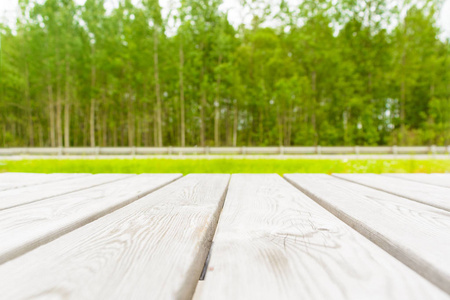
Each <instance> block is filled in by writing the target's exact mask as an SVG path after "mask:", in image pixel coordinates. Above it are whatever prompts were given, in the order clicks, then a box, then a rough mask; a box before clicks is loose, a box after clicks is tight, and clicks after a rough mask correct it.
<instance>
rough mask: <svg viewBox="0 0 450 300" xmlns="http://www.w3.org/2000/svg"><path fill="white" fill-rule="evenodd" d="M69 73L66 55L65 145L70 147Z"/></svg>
mask: <svg viewBox="0 0 450 300" xmlns="http://www.w3.org/2000/svg"><path fill="white" fill-rule="evenodd" d="M69 73H70V66H69V63H68V57H67V55H66V87H65V91H64V92H65V99H64V102H65V103H64V146H65V147H66V148H68V147H70V99H69V95H70V94H69V90H70V86H69Z"/></svg>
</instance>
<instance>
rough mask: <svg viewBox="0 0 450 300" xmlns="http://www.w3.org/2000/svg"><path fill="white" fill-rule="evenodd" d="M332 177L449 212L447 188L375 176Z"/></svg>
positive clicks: (340, 175) (449, 200) (448, 192)
mask: <svg viewBox="0 0 450 300" xmlns="http://www.w3.org/2000/svg"><path fill="white" fill-rule="evenodd" d="M333 176H335V177H338V178H341V179H345V180H348V181H352V182H355V183H358V184H362V185H365V186H368V187H371V188H374V189H377V190H380V191H384V192H388V193H391V194H394V195H397V196H400V197H405V198H408V199H410V200H414V201H417V202H420V203H424V204H428V205H431V206H434V207H437V208H441V209H445V210H447V211H450V191H449V189H448V188H444V187H440V186H433V185H429V184H425V183H419V182H412V181H409V180H404V179H400V178H392V177H387V176H381V175H377V174H333Z"/></svg>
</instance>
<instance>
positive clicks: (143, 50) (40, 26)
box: [0, 0, 450, 147]
mask: <svg viewBox="0 0 450 300" xmlns="http://www.w3.org/2000/svg"><path fill="white" fill-rule="evenodd" d="M19 3H20V6H21V11H22V13H21V16H20V17H19V18H18V19H17V25H16V26H15V28H9V27H8V26H7V25H1V24H0V33H1V66H0V68H1V69H0V146H3V147H12V146H51V147H57V146H60V147H61V146H66V147H71V146H93V147H94V146H169V145H172V146H193V145H198V146H251V145H253V146H268V145H284V146H292V145H298V146H307V145H393V144H397V145H430V144H435V145H449V144H450V44H449V40H448V39H447V40H446V41H443V40H441V39H439V33H440V29H439V27H438V26H437V23H436V17H437V11H438V9H439V7H440V5H441V3H440V1H425V0H423V1H416V2H414V1H410V0H404V1H396V2H395V4H396V5H389V3H390V2H389V1H387V2H386V1H382V0H303V1H301V2H300V4H299V5H297V6H293V5H291V4H289V3H288V2H286V1H284V0H283V1H281V2H280V5H279V7H277V9H276V10H275V9H273V7H268V6H266V4H265V2H264V1H261V0H254V1H242V5H243V7H244V9H245V10H246V11H249V12H250V14H251V17H252V22H251V24H250V25H245V24H240V25H238V26H237V27H234V26H232V25H231V24H230V21H229V18H228V15H227V13H226V12H224V11H223V10H221V9H220V5H221V4H222V3H221V0H181V2H180V3H179V5H178V7H177V9H175V10H173V11H170V12H169V13H165V14H163V13H162V9H161V6H160V3H159V2H158V0H141V1H139V2H138V3H136V2H135V1H133V2H132V1H131V0H120V1H119V5H118V6H117V7H115V8H114V9H112V10H108V9H106V8H105V0H86V2H85V3H84V4H83V5H77V4H76V2H75V1H74V0H46V1H44V2H42V1H33V0H20V1H19ZM392 3H393V1H392ZM392 3H391V4H392ZM274 12H275V13H274Z"/></svg>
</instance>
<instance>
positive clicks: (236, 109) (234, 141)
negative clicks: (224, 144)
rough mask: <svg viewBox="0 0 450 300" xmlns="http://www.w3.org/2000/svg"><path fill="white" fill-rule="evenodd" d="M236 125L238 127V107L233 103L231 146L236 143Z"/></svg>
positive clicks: (234, 145)
mask: <svg viewBox="0 0 450 300" xmlns="http://www.w3.org/2000/svg"><path fill="white" fill-rule="evenodd" d="M237 127H238V107H237V103H235V104H234V118H233V147H236V145H237Z"/></svg>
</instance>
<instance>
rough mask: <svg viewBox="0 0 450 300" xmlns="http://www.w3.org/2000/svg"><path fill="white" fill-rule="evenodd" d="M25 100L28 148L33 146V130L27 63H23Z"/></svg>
mask: <svg viewBox="0 0 450 300" xmlns="http://www.w3.org/2000/svg"><path fill="white" fill-rule="evenodd" d="M25 78H26V84H25V99H26V101H27V116H28V144H29V145H30V147H33V146H34V130H33V113H32V107H31V99H30V74H29V72H28V62H26V63H25Z"/></svg>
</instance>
